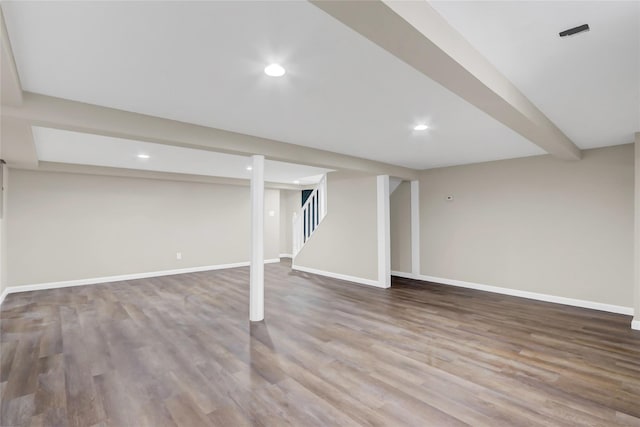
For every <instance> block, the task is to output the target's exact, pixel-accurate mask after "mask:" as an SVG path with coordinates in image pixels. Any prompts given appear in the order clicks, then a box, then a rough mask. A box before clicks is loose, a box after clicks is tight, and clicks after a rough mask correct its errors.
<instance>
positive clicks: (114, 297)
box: [0, 263, 640, 427]
mask: <svg viewBox="0 0 640 427" xmlns="http://www.w3.org/2000/svg"><path fill="white" fill-rule="evenodd" d="M248 288H249V285H248V269H247V268H238V269H231V270H219V271H212V272H201V273H193V274H185V275H179V276H168V277H161V278H152V279H142V280H135V281H125V282H118V283H110V284H102V285H93V286H84V287H75V288H64V289H55V290H48V291H36V292H27V293H21V294H11V295H9V296H8V297H7V298H6V301H5V302H4V303H3V304H2V311H1V337H0V338H1V344H2V352H1V353H2V357H1V365H0V369H1V371H0V393H1V397H2V402H1V411H2V412H1V413H0V425H2V426H46V425H55V426H136V427H139V426H154V427H160V426H189V427H194V426H214V425H215V426H244V425H260V426H287V425H294V426H338V425H339V426H355V425H378V426H382V425H384V426H449V425H453V426H455V425H474V426H520V425H522V426H525V425H526V426H533V425H552V426H573V425H593V426H614V425H626V426H640V332H637V331H632V330H630V328H629V322H630V317H629V316H621V315H615V314H609V313H604V312H598V311H592V310H586V309H579V308H573V307H567V306H562V305H555V304H550V303H544V302H537V301H531V300H525V299H519V298H514V297H508V296H502V295H496V294H489V293H483V292H479V291H473V290H468V289H459V288H454V287H448V286H442V285H435V284H428V283H424V282H414V281H411V280H406V279H395V278H394V281H393V287H392V288H391V289H389V290H382V289H376V288H370V287H366V286H361V285H356V284H352V283H347V282H341V281H338V280H333V279H328V278H324V277H320V276H314V275H311V274H305V273H297V272H291V271H290V268H289V265H288V264H286V263H281V264H269V265H267V266H266V321H265V322H264V323H258V324H250V323H249V322H248Z"/></svg>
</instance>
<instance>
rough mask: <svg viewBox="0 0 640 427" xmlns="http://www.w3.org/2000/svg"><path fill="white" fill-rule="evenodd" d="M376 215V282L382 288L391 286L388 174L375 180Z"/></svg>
mask: <svg viewBox="0 0 640 427" xmlns="http://www.w3.org/2000/svg"><path fill="white" fill-rule="evenodd" d="M377 187H378V196H377V201H378V203H377V205H378V206H377V214H378V215H377V217H378V282H379V283H380V286H382V287H383V288H389V287H391V221H390V216H391V211H390V203H389V175H379V176H378V180H377Z"/></svg>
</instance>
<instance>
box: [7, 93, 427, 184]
mask: <svg viewBox="0 0 640 427" xmlns="http://www.w3.org/2000/svg"><path fill="white" fill-rule="evenodd" d="M23 98H24V99H23V103H22V105H20V106H14V105H3V108H2V116H3V117H10V118H14V119H22V120H27V121H29V122H30V123H31V124H32V125H34V126H43V127H51V128H56V129H64V130H70V131H75V132H86V133H93V134H97V135H106V136H112V137H116V138H126V139H134V140H139V141H147V142H154V143H158V144H166V145H174V146H179V147H187V148H196V149H203V150H210V151H218V152H223V153H229V154H238V155H245V156H250V155H254V154H261V155H264V156H265V157H266V158H267V159H270V160H278V161H283V162H290V163H297V164H304V165H309V166H317V167H323V168H328V169H342V170H353V171H359V172H365V173H370V174H376V175H392V176H397V177H399V178H402V179H407V180H410V179H417V171H415V170H413V169H409V168H405V167H401V166H393V165H389V164H386V163H382V162H377V161H373V160H366V159H361V158H358V157H353V156H347V155H344V154H338V153H333V152H330V151H324V150H318V149H315V148H309V147H303V146H300V145H294V144H288V143H284V142H280V141H275V140H271V139H266V138H259V137H255V136H250V135H244V134H241V133H235V132H229V131H225V130H221V129H214V128H210V127H205V126H199V125H194V124H190V123H184V122H178V121H174V120H168V119H163V118H159V117H153V116H147V115H144V114H138V113H131V112H128V111H122V110H117V109H113V108H107V107H100V106H97V105H91V104H84V103H81V102H76V101H71V100H67V99H61V98H54V97H50V96H45V95H38V94H34V93H29V92H25V93H24V97H23Z"/></svg>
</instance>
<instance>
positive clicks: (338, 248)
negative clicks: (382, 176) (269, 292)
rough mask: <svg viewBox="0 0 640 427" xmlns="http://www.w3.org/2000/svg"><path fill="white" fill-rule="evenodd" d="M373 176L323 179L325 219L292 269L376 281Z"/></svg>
mask: <svg viewBox="0 0 640 427" xmlns="http://www.w3.org/2000/svg"><path fill="white" fill-rule="evenodd" d="M376 209H377V183H376V177H375V176H362V175H355V174H340V173H337V172H332V173H330V174H329V175H327V215H326V217H325V218H324V220H323V222H322V223H321V224H320V226H319V227H318V228H317V230H316V231H315V232H314V234H313V235H312V236H311V238H310V239H309V240H308V241H307V243H306V244H305V245H304V246H303V248H302V250H301V251H300V253H299V254H298V255H297V256H296V258H295V260H294V264H295V266H296V267H303V268H308V269H315V270H320V271H325V272H330V273H334V274H340V275H346V276H351V277H354V278H361V279H367V280H373V281H376V282H377V281H378V247H377V232H378V231H377V214H376Z"/></svg>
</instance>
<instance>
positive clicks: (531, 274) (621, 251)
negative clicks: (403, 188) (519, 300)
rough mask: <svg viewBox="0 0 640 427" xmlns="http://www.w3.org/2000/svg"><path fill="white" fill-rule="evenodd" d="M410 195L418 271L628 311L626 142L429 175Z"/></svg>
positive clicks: (630, 179)
mask: <svg viewBox="0 0 640 427" xmlns="http://www.w3.org/2000/svg"><path fill="white" fill-rule="evenodd" d="M420 190H421V191H420V217H421V274H423V275H427V276H434V277H439V278H445V279H453V280H462V281H467V282H473V283H479V284H485V285H492V286H498V287H505V288H511V289H517V290H524V291H530V292H537V293H543V294H550V295H555V296H562V297H568V298H576V299H582V300H587V301H594V302H600V303H604V304H613V305H620V306H626V307H631V306H632V304H631V301H633V265H634V259H633V234H634V233H633V229H634V224H633V223H634V206H633V203H634V197H633V194H634V153H633V145H632V144H628V145H622V146H615V147H608V148H602V149H595V150H586V151H584V158H583V159H582V160H580V161H561V160H557V159H554V158H552V157H550V156H537V157H529V158H521V159H513V160H503V161H496V162H489V163H482V164H475V165H467V166H457V167H449V168H442V169H432V170H428V171H424V172H422V173H421V177H420ZM447 195H453V196H454V200H453V201H451V202H447V201H446V200H445V198H446V196H447Z"/></svg>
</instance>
